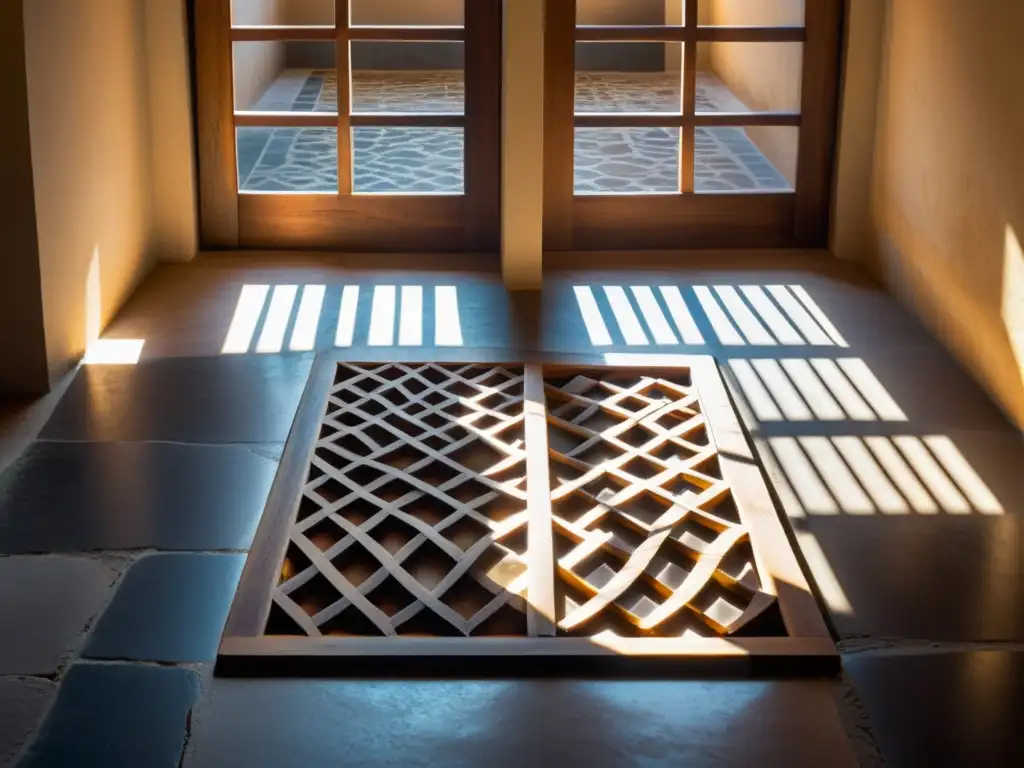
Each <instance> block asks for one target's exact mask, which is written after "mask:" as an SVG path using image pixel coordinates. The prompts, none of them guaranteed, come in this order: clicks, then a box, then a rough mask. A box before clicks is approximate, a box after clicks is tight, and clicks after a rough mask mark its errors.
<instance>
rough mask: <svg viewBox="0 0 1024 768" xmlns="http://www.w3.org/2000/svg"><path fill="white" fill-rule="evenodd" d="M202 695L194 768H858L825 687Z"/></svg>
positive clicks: (550, 686) (299, 684)
mask: <svg viewBox="0 0 1024 768" xmlns="http://www.w3.org/2000/svg"><path fill="white" fill-rule="evenodd" d="M210 696H211V698H210V699H209V700H208V701H206V702H204V703H203V705H202V706H201V708H200V709H198V710H197V713H196V720H195V721H194V725H193V736H192V740H191V742H190V749H189V753H188V756H187V758H186V762H185V765H186V766H191V768H207V767H213V766H224V765H334V764H338V763H339V762H343V763H344V764H345V765H346V766H353V767H355V766H402V767H403V768H414V767H416V766H441V765H443V766H446V768H462V767H465V768H470V767H472V768H476V767H477V766H489V767H490V768H503V767H504V766H509V767H510V768H511V767H512V766H524V765H536V766H557V765H566V766H567V765H586V766H588V767H589V768H604V766H609V767H612V766H614V768H628V767H629V766H652V767H653V766H665V765H686V766H716V767H718V766H732V765H735V766H749V765H764V766H797V765H799V766H804V765H806V766H814V765H828V766H835V767H836V768H839V767H840V766H851V765H853V758H852V756H851V753H850V750H849V746H848V743H847V741H846V738H845V736H844V734H843V732H842V729H841V728H840V726H839V724H838V719H837V717H836V710H835V705H834V704H833V702H832V699H831V694H830V687H829V684H827V683H814V682H724V681H705V682H584V681H555V680H535V681H522V680H520V681H486V682H482V681H481V682H458V681H450V682H441V681H437V682H422V681H420V682H417V681H401V682H400V681H389V682H351V681H349V682H325V681H309V680H307V681H286V680H260V681H243V680H226V679H217V680H214V682H213V685H212V690H211V694H210ZM328 723H330V724H337V726H336V727H334V726H326V725H325V724H328ZM342 724H343V725H342ZM284 734H287V736H286V737H285V736H283V735H284Z"/></svg>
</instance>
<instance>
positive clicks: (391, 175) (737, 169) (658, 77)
mask: <svg viewBox="0 0 1024 768" xmlns="http://www.w3.org/2000/svg"><path fill="white" fill-rule="evenodd" d="M291 77H292V79H294V75H293V74H292V75H291ZM679 79H680V78H679V77H678V75H673V74H672V73H661V72H657V73H612V72H607V73H606V72H587V73H580V74H578V75H577V80H576V110H577V112H673V111H676V110H678V108H679V102H680V82H679ZM273 91H274V87H273V86H272V87H271V89H270V90H268V92H267V96H265V97H264V102H267V101H272V100H277V99H279V98H280V95H279V94H274V93H273ZM337 100H338V97H337V79H336V75H335V73H334V72H328V71H323V70H315V71H312V72H310V73H309V75H308V78H307V79H306V81H305V83H304V85H303V86H302V88H301V90H300V91H299V93H298V94H297V95H296V96H295V97H294V101H293V106H292V110H294V111H317V112H321V111H323V112H333V111H335V110H336V108H337ZM352 102H353V111H354V112H461V111H462V110H463V108H464V104H465V89H464V80H463V73H462V72H458V71H437V72H376V71H362V72H356V73H355V75H354V78H353V88H352ZM256 108H257V109H260V108H264V107H263V102H261V104H259V105H257V106H256ZM697 108H698V111H707V112H715V111H746V107H745V106H744V105H743V104H742V103H741V102H739V101H738V100H737V99H736V98H735V97H734V96H733V95H732V94H731V93H730V92H729V90H728V89H727V88H726V87H725V86H724V85H722V83H721V82H720V81H718V80H717V78H715V77H714V75H712V74H710V73H704V72H702V73H700V75H699V78H698V85H697ZM241 130H242V131H250V132H256V131H263V132H264V133H265V134H266V135H265V136H262V135H258V136H256V137H255V138H256V139H258V140H257V141H256V142H255V143H253V142H249V148H248V149H247V150H246V151H248V152H258V153H259V154H258V157H254V158H253V160H252V161H250V162H248V163H241V162H240V168H242V171H241V176H242V178H241V179H240V186H241V188H242V189H243V190H245V191H249V192H335V191H337V188H338V174H337V135H336V133H335V130H334V129H333V128H277V129H241ZM353 134H354V148H353V155H354V159H353V164H354V178H353V186H354V189H355V191H356V192H376V193H391V194H394V193H401V192H406V193H419V194H423V193H428V194H429V193H440V194H461V193H462V192H463V175H464V174H463V170H464V165H463V154H464V152H463V133H462V130H461V129H458V128H356V129H354V131H353ZM242 135H243V134H242V133H241V132H240V150H239V153H240V156H241V154H242V152H243V150H242V142H241V137H242ZM250 135H251V134H250ZM253 144H254V145H255V149H253V146H252V145H253ZM696 151H697V157H696V164H695V175H696V179H695V184H696V188H697V191H698V192H716V191H717V192H731V191H732V192H741V191H746V190H769V191H781V190H788V189H790V185H789V183H788V182H787V181H786V179H785V178H784V177H783V176H782V174H780V173H779V172H778V170H776V169H775V168H774V167H773V166H772V164H771V163H770V162H769V161H768V159H767V158H766V157H765V156H764V155H763V154H762V153H761V151H760V150H759V149H758V148H757V147H756V146H755V145H754V143H753V142H752V141H751V140H750V139H749V138H748V137H747V134H746V132H745V131H744V130H743V129H742V128H701V129H698V130H697V146H696ZM575 168H576V172H575V177H576V184H575V187H576V192H577V193H578V194H600V193H643V192H675V191H677V190H678V188H679V130H678V129H670V128H580V129H577V130H576V148H575ZM246 169H248V170H246Z"/></svg>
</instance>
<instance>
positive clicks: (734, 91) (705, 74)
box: [697, 43, 804, 112]
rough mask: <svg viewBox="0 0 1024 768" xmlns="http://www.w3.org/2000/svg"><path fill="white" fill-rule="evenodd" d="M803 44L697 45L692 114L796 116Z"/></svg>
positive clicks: (801, 81)
mask: <svg viewBox="0 0 1024 768" xmlns="http://www.w3.org/2000/svg"><path fill="white" fill-rule="evenodd" d="M803 58H804V45H803V43H699V44H698V45H697V111H698V112H799V111H800V94H801V90H802V87H803Z"/></svg>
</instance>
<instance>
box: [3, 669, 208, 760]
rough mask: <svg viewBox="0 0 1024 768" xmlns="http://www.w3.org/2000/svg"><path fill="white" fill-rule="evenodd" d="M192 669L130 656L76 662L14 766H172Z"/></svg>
mask: <svg viewBox="0 0 1024 768" xmlns="http://www.w3.org/2000/svg"><path fill="white" fill-rule="evenodd" d="M198 690H199V675H198V674H197V673H196V672H195V671H193V670H189V669H181V668H171V667H155V666H143V665H138V664H82V663H79V664H76V665H75V666H73V667H72V668H71V670H70V672H69V673H68V675H67V677H66V678H65V680H64V683H63V685H62V686H61V688H60V693H59V695H58V697H57V701H56V703H55V704H54V706H53V709H52V710H51V712H50V715H49V716H48V717H47V718H46V722H45V723H44V724H43V727H42V729H41V730H40V732H39V737H38V739H37V740H36V742H35V743H34V744H33V745H32V747H31V748H30V750H29V751H28V753H27V754H26V757H25V759H24V761H23V762H22V763H21V764H20V765H21V766H22V768H63V766H67V767H68V768H82V767H83V766H102V768H142V767H143V766H145V768H177V766H178V765H179V764H180V762H181V754H182V750H183V748H184V745H185V739H186V735H187V729H188V725H189V715H190V712H191V709H192V706H193V703H194V702H195V698H196V694H197V693H198Z"/></svg>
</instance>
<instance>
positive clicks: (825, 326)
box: [789, 285, 850, 347]
mask: <svg viewBox="0 0 1024 768" xmlns="http://www.w3.org/2000/svg"><path fill="white" fill-rule="evenodd" d="M789 289H790V290H791V291H792V292H793V294H794V295H795V296H796V297H797V299H798V300H799V301H800V303H801V304H803V305H804V308H805V309H806V310H807V311H808V312H809V313H810V314H811V317H813V318H814V319H815V321H816V322H817V323H818V325H819V326H821V329H822V330H823V331H824V332H825V333H826V334H827V335H828V337H829V340H830V341H831V342H832V343H833V344H835V345H836V346H837V347H848V346H850V345H849V344H847V343H846V339H844V338H843V334H841V333H840V332H839V329H838V328H836V327H835V326H834V325H833V324H832V321H831V320H829V319H828V315H826V314H825V313H824V312H823V311H822V309H821V307H819V306H818V302H816V301H815V300H814V299H813V298H811V294H809V293H808V292H807V289H806V288H804V287H803V286H802V285H791V286H789Z"/></svg>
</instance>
